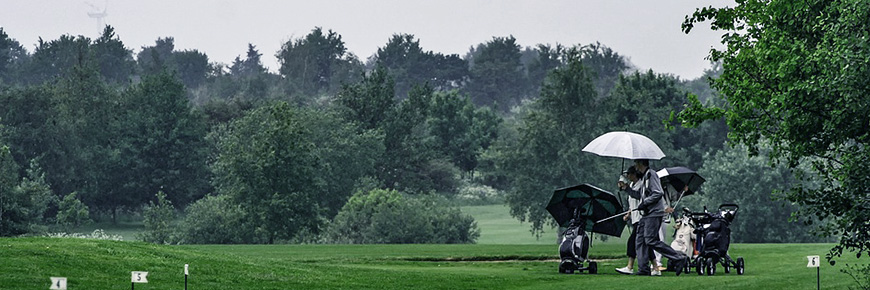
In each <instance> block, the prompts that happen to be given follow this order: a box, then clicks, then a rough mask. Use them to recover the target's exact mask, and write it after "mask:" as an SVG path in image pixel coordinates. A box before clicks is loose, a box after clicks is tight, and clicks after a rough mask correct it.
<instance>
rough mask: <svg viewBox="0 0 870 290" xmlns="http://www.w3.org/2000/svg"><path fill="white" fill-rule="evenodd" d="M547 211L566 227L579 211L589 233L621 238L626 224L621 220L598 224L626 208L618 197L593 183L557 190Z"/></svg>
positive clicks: (579, 216) (579, 215)
mask: <svg viewBox="0 0 870 290" xmlns="http://www.w3.org/2000/svg"><path fill="white" fill-rule="evenodd" d="M577 209H579V210H577ZM547 211H548V212H550V215H552V216H553V218H555V219H556V222H557V223H559V225H560V226H562V227H568V226H569V225H570V224H571V220H572V218H574V217H575V216H574V213H575V211H576V212H579V214H578V217H577V218H578V219H579V220H581V221H582V222H584V223H585V226H584V227H583V228H584V229H585V230H586V231H589V232H594V233H599V234H605V235H611V236H615V237H619V236H620V235H621V234H622V230H623V229H624V228H625V221H623V220H622V219H619V218H617V219H610V220H607V221H604V222H600V223H595V221H598V220H602V219H605V218H607V217H610V216H612V215H615V214H618V213H620V212H623V209H622V206H621V205H620V203H619V200H618V199H617V198H616V196H614V195H613V194H611V193H610V192H607V191H605V190H603V189H600V188H598V187H595V186H594V185H590V184H581V185H575V186H572V187H566V188H561V189H557V190H555V191H554V192H553V197H552V198H550V202H549V203H548V204H547Z"/></svg>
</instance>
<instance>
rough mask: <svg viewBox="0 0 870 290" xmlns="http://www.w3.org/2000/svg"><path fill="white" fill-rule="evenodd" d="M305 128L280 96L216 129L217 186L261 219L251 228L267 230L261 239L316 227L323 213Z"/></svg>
mask: <svg viewBox="0 0 870 290" xmlns="http://www.w3.org/2000/svg"><path fill="white" fill-rule="evenodd" d="M307 130H308V129H307V128H305V127H303V126H301V121H300V117H299V113H298V112H296V111H295V110H294V109H293V108H292V107H291V106H290V105H288V104H287V103H283V102H282V103H277V104H275V105H272V106H266V107H261V108H258V109H255V110H254V111H252V112H251V113H250V114H248V115H246V116H245V117H243V118H241V119H238V120H236V121H234V122H233V123H231V124H230V125H229V126H227V127H225V128H223V129H221V130H218V131H217V132H215V133H214V134H215V135H214V136H215V139H216V140H215V141H216V146H217V147H216V148H217V150H218V153H217V154H218V155H217V157H216V159H215V163H214V164H213V167H212V168H213V170H214V172H215V179H214V182H215V187H216V189H217V190H218V192H219V193H221V194H226V195H229V196H230V197H231V199H233V200H234V201H235V202H237V203H239V204H240V205H241V206H242V208H243V210H244V211H245V212H246V213H248V215H249V216H250V218H251V219H253V221H252V222H253V224H257V225H259V226H258V227H257V228H256V229H251V230H252V231H259V232H261V233H263V235H264V236H265V237H266V238H265V240H264V241H261V242H267V243H274V242H275V241H276V240H288V239H291V238H294V237H295V236H296V235H297V234H299V233H301V232H305V231H310V232H316V231H317V228H318V226H319V224H320V223H319V222H320V220H321V219H322V217H323V210H322V209H321V207H320V205H319V204H318V202H317V200H318V195H319V194H321V193H322V192H323V191H322V187H323V186H324V185H323V180H322V179H321V178H320V177H319V176H318V174H316V173H317V172H316V167H317V164H318V162H319V160H318V158H317V155H316V154H315V144H314V143H312V142H311V141H310V140H309V139H307V138H306V137H307V136H308V132H306V131H307Z"/></svg>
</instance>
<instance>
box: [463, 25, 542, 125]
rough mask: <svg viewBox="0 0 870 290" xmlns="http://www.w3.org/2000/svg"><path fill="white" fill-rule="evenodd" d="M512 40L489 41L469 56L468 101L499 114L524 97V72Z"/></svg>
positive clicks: (515, 41) (504, 38) (514, 41)
mask: <svg viewBox="0 0 870 290" xmlns="http://www.w3.org/2000/svg"><path fill="white" fill-rule="evenodd" d="M520 56H521V54H520V46H519V44H517V40H516V38H514V37H513V36H510V37H493V39H492V40H491V41H489V42H487V43H485V44H483V45H481V46H480V47H478V49H477V50H476V51H475V52H474V54H473V56H472V57H473V59H472V60H473V61H472V63H471V79H470V82H469V84H468V86H467V89H468V92H469V94H470V95H471V99H472V101H473V102H474V103H475V104H477V105H479V106H492V107H494V109H496V110H498V111H502V112H507V111H509V110H510V109H511V108H512V107H513V106H515V105H517V104H519V103H520V100H522V99H523V98H524V97H526V96H527V93H528V85H527V83H528V79H527V78H526V71H525V68H524V67H523V64H522V62H521V61H520Z"/></svg>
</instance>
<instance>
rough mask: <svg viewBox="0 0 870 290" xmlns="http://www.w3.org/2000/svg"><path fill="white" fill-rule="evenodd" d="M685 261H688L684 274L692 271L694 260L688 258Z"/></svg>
mask: <svg viewBox="0 0 870 290" xmlns="http://www.w3.org/2000/svg"><path fill="white" fill-rule="evenodd" d="M685 263H686V266H685V267H683V274H689V272H691V271H692V270H691V269H689V268H690V267H691V266H692V260H690V259H689V258H686V261H685Z"/></svg>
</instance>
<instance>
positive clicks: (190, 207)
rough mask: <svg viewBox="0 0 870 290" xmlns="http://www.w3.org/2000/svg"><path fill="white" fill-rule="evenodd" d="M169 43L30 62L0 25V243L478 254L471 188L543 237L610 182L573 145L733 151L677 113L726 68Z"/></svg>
mask: <svg viewBox="0 0 870 290" xmlns="http://www.w3.org/2000/svg"><path fill="white" fill-rule="evenodd" d="M173 42H174V39H173V38H172V37H166V38H160V39H158V40H157V41H156V42H155V44H154V45H153V46H147V47H143V48H142V49H141V51H140V52H139V53H137V54H135V55H134V54H133V52H132V50H131V49H129V48H127V47H126V46H125V45H124V44H123V42H122V41H121V40H120V38H119V37H118V36H117V35H116V34H115V31H114V29H113V28H112V27H109V26H107V27H106V28H105V30H104V31H103V33H102V35H101V36H100V37H99V38H97V39H89V38H87V37H84V36H76V37H73V36H69V35H63V36H61V37H60V38H58V39H56V40H51V41H43V40H40V41H39V43H38V45H37V46H36V48H35V50H34V51H33V52H28V51H27V50H26V49H24V48H23V47H22V46H21V45H20V44H19V43H18V42H17V41H15V40H14V39H11V38H9V36H8V35H7V34H6V33H5V32H4V31H3V30H2V28H0V106H2V110H0V126H2V127H0V130H2V131H0V146H2V147H0V210H2V212H0V218H2V220H0V225H2V229H0V235H3V236H10V235H20V234H27V233H37V232H40V231H47V230H54V229H57V228H64V229H68V228H72V227H75V226H77V225H79V224H81V223H83V222H86V221H87V220H89V219H92V218H93V217H108V218H111V219H113V220H114V219H116V218H117V216H118V214H119V212H125V211H133V212H139V213H142V214H143V216H144V219H145V223H146V227H147V228H148V231H147V234H146V235H145V239H146V240H150V241H155V242H168V243H277V242H349V243H354V242H358V243H371V242H375V243H390V242H394V243H397V242H449V243H455V242H459V243H461V242H473V241H474V239H475V238H476V236H477V235H478V234H479V233H478V232H477V229H476V225H475V223H474V220H473V219H471V218H470V217H468V216H466V215H463V214H462V213H461V212H459V211H458V210H457V209H456V208H455V204H456V201H457V200H461V199H463V198H472V199H473V198H478V199H479V196H478V197H475V196H473V195H474V194H471V195H472V196H469V195H468V194H467V193H468V192H469V191H473V190H472V189H479V188H484V189H485V190H484V191H491V192H497V193H498V194H496V195H497V196H498V198H496V199H494V200H495V202H502V201H503V202H506V203H507V204H508V205H509V206H510V209H511V214H512V215H513V216H515V217H516V218H518V219H519V220H521V221H528V222H530V225H531V229H532V233H535V234H540V233H542V232H543V229H544V228H545V227H546V226H547V225H552V221H550V219H549V216H548V214H547V213H546V211H545V210H544V206H545V204H546V201H547V200H548V198H549V195H550V194H551V193H552V190H553V189H555V188H559V187H564V186H567V185H573V184H576V183H582V182H591V183H595V184H600V185H604V186H607V185H610V184H612V183H613V180H614V177H615V176H616V175H618V174H619V173H620V171H621V168H620V164H619V160H615V159H605V158H601V157H597V156H591V155H590V154H588V153H583V152H581V151H580V149H582V147H583V146H584V145H585V144H586V143H588V142H589V141H591V140H592V139H593V138H595V137H596V136H598V135H600V134H603V133H605V132H608V131H616V130H627V131H632V132H637V133H641V134H644V135H646V136H649V137H650V138H652V139H653V140H655V141H656V142H657V143H658V144H659V146H660V147H662V149H663V150H664V151H665V152H666V153H667V154H668V157H667V158H666V159H664V160H662V161H661V162H657V163H656V164H654V166H657V167H666V166H676V165H679V166H689V167H691V168H698V169H702V170H703V169H706V168H707V167H706V166H708V165H707V164H706V162H705V161H706V159H709V156H710V155H709V154H716V153H717V152H719V151H721V150H734V149H731V148H729V147H727V146H726V145H725V139H726V134H727V132H728V129H727V127H726V126H725V123H724V121H723V120H722V119H720V120H718V121H717V122H711V123H705V124H702V125H701V126H699V127H697V128H691V129H690V128H685V127H683V126H682V124H680V123H678V122H677V121H674V120H672V119H673V118H671V120H669V116H671V115H672V113H673V112H678V111H680V110H682V109H683V108H684V107H685V106H686V105H687V104H688V103H689V100H695V101H698V100H699V98H700V101H698V102H701V101H703V102H705V103H708V104H713V103H715V102H717V101H721V99H719V98H717V97H715V96H716V94H717V93H716V92H715V91H714V90H712V89H710V87H709V86H708V85H707V79H708V78H710V77H717V76H718V74H719V73H720V72H721V71H720V69H717V68H716V67H714V68H712V69H711V70H709V71H707V75H706V76H705V77H702V78H699V79H696V80H680V79H679V78H677V77H675V76H672V75H668V74H661V73H656V72H654V71H652V70H648V71H639V70H637V69H635V68H633V65H632V64H631V63H629V62H628V61H627V60H626V58H625V56H622V55H620V54H618V53H617V52H615V51H613V50H612V49H610V48H608V47H606V46H605V45H602V44H599V43H593V44H589V45H575V46H562V45H559V44H557V45H547V44H541V45H537V46H535V47H525V48H523V47H521V46H520V45H519V44H517V41H516V39H515V38H513V37H512V36H509V37H493V38H492V39H491V40H490V41H487V42H485V43H481V44H479V45H476V46H473V47H472V49H470V51H469V52H468V53H467V54H466V55H464V56H459V55H444V54H441V53H436V52H432V51H424V50H423V49H422V48H421V47H420V45H419V40H417V39H415V38H414V36H413V35H408V34H397V35H394V36H393V37H391V38H390V39H388V40H387V43H386V44H385V45H384V46H383V47H381V48H379V49H378V51H377V52H376V53H375V54H373V55H372V56H371V57H370V58H368V59H367V60H366V61H365V62H363V61H362V60H360V59H359V58H358V57H357V56H355V55H353V54H352V53H349V52H348V51H347V50H346V48H345V47H344V42H343V41H342V40H341V35H339V34H338V33H336V32H333V31H331V30H329V31H324V30H323V29H321V28H319V27H317V28H314V29H313V30H312V31H311V32H310V33H309V34H308V35H305V36H304V37H301V38H298V39H291V40H289V41H287V42H286V43H284V44H283V45H282V47H281V49H280V50H279V51H278V52H277V53H276V56H277V57H278V59H279V63H280V68H279V69H278V72H277V73H273V72H269V71H268V70H267V69H266V68H265V67H264V66H263V65H262V62H261V61H260V57H261V56H262V54H261V53H260V52H259V51H258V50H257V49H256V47H255V46H254V45H252V44H249V45H248V48H247V51H246V53H245V55H244V58H242V56H239V57H237V58H236V59H235V60H234V61H233V63H231V64H228V65H227V64H220V63H214V62H211V61H209V59H208V56H207V55H206V54H205V53H203V52H200V51H197V50H184V51H177V50H175V48H174V44H173ZM687 95H690V96H693V98H694V99H687V98H686V97H687ZM709 172H716V171H713V170H711V171H709ZM729 172H730V171H729ZM752 174H755V175H756V177H757V176H760V175H769V174H778V171H769V170H761V171H757V172H754V173H752ZM718 190H721V191H723V192H721V193H720V192H711V193H710V195H719V194H722V195H726V192H727V191H729V190H735V189H733V188H730V187H721V188H719V189H717V191H718ZM741 194H742V195H745V194H747V193H741ZM749 194H755V195H763V196H768V195H769V194H770V192H764V191H763V190H762V191H759V192H752V193H749ZM752 203H753V204H752V205H748V206H750V207H760V208H774V207H777V206H780V205H781V204H782V202H781V201H775V200H768V201H766V202H752ZM400 209H401V210H400ZM412 211H417V212H418V214H413V212H412ZM176 214H180V215H176ZM170 221H171V222H170ZM784 224H786V222H785V221H782V223H771V224H770V225H767V226H766V227H763V228H762V229H760V230H767V231H774V232H784V231H790V230H791V227H790V226H789V225H784ZM399 229H401V230H399ZM755 229H756V228H754V227H747V228H746V231H752V230H755ZM390 230H393V231H396V232H402V233H405V234H404V235H398V234H395V233H396V232H389V231H390ZM349 231H350V232H353V234H346V233H348V232H349ZM387 232H389V234H388V233H387ZM747 236H750V233H747ZM806 239H809V238H806Z"/></svg>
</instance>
